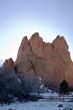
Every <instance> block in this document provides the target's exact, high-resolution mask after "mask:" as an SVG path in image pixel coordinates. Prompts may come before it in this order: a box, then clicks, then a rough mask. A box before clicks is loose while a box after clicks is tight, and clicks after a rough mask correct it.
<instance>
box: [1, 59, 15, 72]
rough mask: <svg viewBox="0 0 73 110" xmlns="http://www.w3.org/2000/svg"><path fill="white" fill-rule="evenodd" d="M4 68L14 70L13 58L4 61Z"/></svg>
mask: <svg viewBox="0 0 73 110" xmlns="http://www.w3.org/2000/svg"><path fill="white" fill-rule="evenodd" d="M3 68H4V69H6V70H12V69H14V61H13V59H12V58H9V59H6V60H5V62H4V63H3Z"/></svg>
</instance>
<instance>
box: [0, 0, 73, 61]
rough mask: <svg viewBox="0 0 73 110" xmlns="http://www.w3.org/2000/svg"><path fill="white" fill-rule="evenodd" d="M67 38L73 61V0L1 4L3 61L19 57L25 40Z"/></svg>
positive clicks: (23, 0) (0, 55) (0, 53)
mask: <svg viewBox="0 0 73 110" xmlns="http://www.w3.org/2000/svg"><path fill="white" fill-rule="evenodd" d="M35 31H36V32H37V31H38V32H39V33H40V35H41V36H42V37H43V39H44V40H45V41H47V42H51V41H52V40H53V39H54V38H55V37H56V36H57V35H58V34H60V35H64V36H65V39H66V40H67V42H68V45H69V48H70V52H71V57H72V59H73V0H0V58H1V59H6V58H9V57H12V58H13V59H14V60H15V59H16V56H17V51H18V47H19V45H20V42H21V39H22V38H23V36H25V35H27V36H28V37H29V38H30V36H31V34H32V33H34V32H35Z"/></svg>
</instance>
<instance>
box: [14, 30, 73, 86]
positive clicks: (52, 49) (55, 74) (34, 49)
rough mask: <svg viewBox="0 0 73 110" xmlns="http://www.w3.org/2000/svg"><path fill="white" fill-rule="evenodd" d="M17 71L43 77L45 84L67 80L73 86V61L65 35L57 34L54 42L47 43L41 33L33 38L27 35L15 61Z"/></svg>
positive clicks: (35, 34)
mask: <svg viewBox="0 0 73 110" xmlns="http://www.w3.org/2000/svg"><path fill="white" fill-rule="evenodd" d="M15 68H16V70H17V73H23V74H24V75H25V73H27V74H28V75H29V77H30V74H31V76H32V75H33V74H36V75H37V76H39V77H41V78H42V80H43V82H44V83H45V84H50V83H51V84H54V85H56V86H58V85H59V83H60V82H61V81H62V80H64V79H65V80H67V81H68V82H69V85H70V86H73V62H72V61H71V58H70V53H69V51H68V45H67V42H66V40H65V39H64V37H63V36H59V35H58V36H57V37H56V39H55V40H53V42H52V43H45V42H44V41H43V39H42V38H41V37H40V35H39V33H37V32H36V33H34V34H33V35H32V36H31V38H30V39H29V40H28V38H27V37H26V36H25V37H24V38H23V40H22V42H21V45H20V47H19V50H18V55H17V59H16V61H15Z"/></svg>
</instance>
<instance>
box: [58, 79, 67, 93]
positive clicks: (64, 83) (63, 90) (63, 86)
mask: <svg viewBox="0 0 73 110" xmlns="http://www.w3.org/2000/svg"><path fill="white" fill-rule="evenodd" d="M68 91H69V86H68V82H67V81H65V80H63V81H62V82H61V83H60V89H59V92H60V94H67V93H68Z"/></svg>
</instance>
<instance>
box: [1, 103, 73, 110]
mask: <svg viewBox="0 0 73 110" xmlns="http://www.w3.org/2000/svg"><path fill="white" fill-rule="evenodd" d="M59 104H62V105H63V107H61V108H59V107H58V105H59ZM67 107H70V108H73V103H72V102H46V101H45V102H43V101H41V102H24V103H15V104H11V105H4V106H0V110H8V109H13V110H15V109H16V110H63V109H64V108H67Z"/></svg>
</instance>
